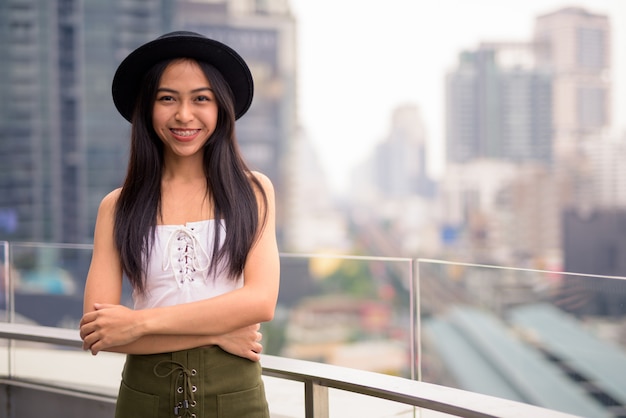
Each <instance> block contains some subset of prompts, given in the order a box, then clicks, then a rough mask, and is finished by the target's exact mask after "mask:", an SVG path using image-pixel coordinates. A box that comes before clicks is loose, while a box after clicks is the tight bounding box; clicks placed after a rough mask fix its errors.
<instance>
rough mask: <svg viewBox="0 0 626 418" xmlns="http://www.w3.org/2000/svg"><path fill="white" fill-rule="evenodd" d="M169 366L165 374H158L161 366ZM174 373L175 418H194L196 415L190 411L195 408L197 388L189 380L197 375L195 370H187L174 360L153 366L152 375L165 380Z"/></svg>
mask: <svg viewBox="0 0 626 418" xmlns="http://www.w3.org/2000/svg"><path fill="white" fill-rule="evenodd" d="M168 364H169V365H171V366H172V367H171V368H170V369H169V370H168V371H167V372H165V373H159V371H158V369H159V368H160V367H161V366H166V365H168ZM174 373H178V375H177V376H176V406H175V407H174V416H175V417H189V418H195V417H196V414H194V413H193V412H192V409H193V408H194V407H195V406H196V399H195V393H196V391H197V387H196V386H194V385H193V382H192V380H191V378H192V377H193V376H195V375H196V374H197V371H196V369H191V370H190V369H188V368H186V367H185V366H184V365H183V364H182V363H179V362H177V361H174V360H163V361H160V362H158V363H157V364H155V365H154V375H155V376H157V377H162V378H166V377H169V376H171V375H172V374H174Z"/></svg>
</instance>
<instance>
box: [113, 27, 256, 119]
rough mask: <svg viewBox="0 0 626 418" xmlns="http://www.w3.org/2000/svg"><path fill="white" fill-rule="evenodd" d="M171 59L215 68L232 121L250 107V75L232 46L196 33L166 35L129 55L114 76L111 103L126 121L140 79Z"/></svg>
mask: <svg viewBox="0 0 626 418" xmlns="http://www.w3.org/2000/svg"><path fill="white" fill-rule="evenodd" d="M174 58H192V59H195V60H197V61H203V62H206V63H208V64H211V65H212V66H214V67H215V68H216V69H217V70H218V71H219V72H220V73H221V74H222V76H224V79H225V80H226V82H227V83H228V85H229V86H230V88H231V90H232V92H233V96H234V97H233V98H234V105H235V119H239V118H240V117H241V116H243V114H244V113H246V111H247V110H248V109H249V108H250V105H251V104H252V96H253V94H254V83H253V80H252V74H251V73H250V69H249V68H248V65H247V64H246V62H245V61H244V60H243V58H241V56H240V55H239V54H238V53H237V52H235V50H233V49H232V48H231V47H229V46H227V45H224V44H223V43H221V42H218V41H216V40H213V39H209V38H207V37H206V36H203V35H200V34H199V33H195V32H186V31H178V32H171V33H166V34H165V35H162V36H160V37H158V38H157V39H155V40H154V41H151V42H148V43H147V44H144V45H142V46H140V47H139V48H137V49H136V50H134V51H133V52H131V53H130V54H129V55H128V56H127V57H126V58H125V59H124V61H122V63H121V64H120V66H119V67H118V68H117V71H116V72H115V76H114V77H113V85H112V92H113V102H114V103H115V107H116V108H117V110H118V111H119V112H120V113H121V115H122V116H124V118H125V119H126V120H128V121H129V122H130V121H131V120H132V117H133V109H134V107H135V101H136V100H137V96H138V94H139V87H140V85H141V79H142V78H143V76H144V74H146V72H147V71H148V70H149V69H150V68H151V67H152V66H153V65H155V64H157V63H158V62H161V61H164V60H170V59H174Z"/></svg>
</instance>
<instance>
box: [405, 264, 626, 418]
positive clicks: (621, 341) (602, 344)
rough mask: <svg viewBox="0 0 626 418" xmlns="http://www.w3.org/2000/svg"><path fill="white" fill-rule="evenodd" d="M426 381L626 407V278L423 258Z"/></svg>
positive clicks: (579, 410)
mask: <svg viewBox="0 0 626 418" xmlns="http://www.w3.org/2000/svg"><path fill="white" fill-rule="evenodd" d="M417 270H418V273H417V275H418V282H419V302H418V304H419V307H420V308H419V317H420V321H419V326H420V329H421V332H420V335H419V338H418V344H419V346H418V347H417V348H416V351H418V353H420V357H419V358H420V360H421V362H420V372H421V378H422V380H423V381H425V382H429V383H436V384H440V385H445V386H450V387H455V388H459V389H464V390H469V391H472V392H478V393H484V394H487V395H492V396H497V397H500V398H505V399H511V400H516V401H521V402H525V403H529V404H534V405H538V406H542V407H545V408H549V409H553V410H557V411H562V412H567V413H572V414H576V415H582V416H586V417H608V416H623V415H624V413H626V407H625V406H626V279H625V278H619V277H603V276H593V275H580V274H571V273H562V272H553V271H540V270H529V269H513V268H504V267H494V266H483V265H470V264H462V263H447V262H440V261H437V260H419V261H418V268H417Z"/></svg>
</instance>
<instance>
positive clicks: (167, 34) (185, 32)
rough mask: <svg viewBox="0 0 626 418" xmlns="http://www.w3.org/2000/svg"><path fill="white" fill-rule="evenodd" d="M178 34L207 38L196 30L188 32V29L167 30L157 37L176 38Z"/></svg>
mask: <svg viewBox="0 0 626 418" xmlns="http://www.w3.org/2000/svg"><path fill="white" fill-rule="evenodd" d="M179 36H186V37H190V36H191V37H194V38H203V39H208V38H207V37H206V36H204V35H201V34H199V33H196V32H190V31H186V30H177V31H174V32H169V33H166V34H163V35H161V36H159V37H158V38H157V39H166V38H176V37H179Z"/></svg>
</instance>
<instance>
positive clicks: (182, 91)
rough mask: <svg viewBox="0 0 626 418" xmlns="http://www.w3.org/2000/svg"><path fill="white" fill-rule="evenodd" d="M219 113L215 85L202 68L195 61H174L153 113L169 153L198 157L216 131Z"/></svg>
mask: <svg viewBox="0 0 626 418" xmlns="http://www.w3.org/2000/svg"><path fill="white" fill-rule="evenodd" d="M217 114H218V105H217V102H216V100H215V95H214V94H213V90H212V89H211V83H209V80H207V78H206V76H205V75H204V73H203V72H202V70H201V69H200V66H198V64H197V63H196V62H195V61H193V60H187V59H181V60H175V61H172V62H171V63H170V64H169V65H168V66H167V68H166V69H165V71H164V72H163V75H162V76H161V81H160V82H159V87H158V89H157V95H156V100H155V102H154V108H153V111H152V124H153V127H154V131H155V132H156V134H157V135H158V136H159V138H161V141H163V143H164V144H165V152H166V154H168V153H169V154H172V155H173V156H178V157H185V156H192V155H196V154H198V152H199V151H201V150H202V148H203V146H204V144H205V143H206V142H207V141H208V139H209V137H210V136H211V134H212V133H213V132H214V131H215V127H216V125H217Z"/></svg>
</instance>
